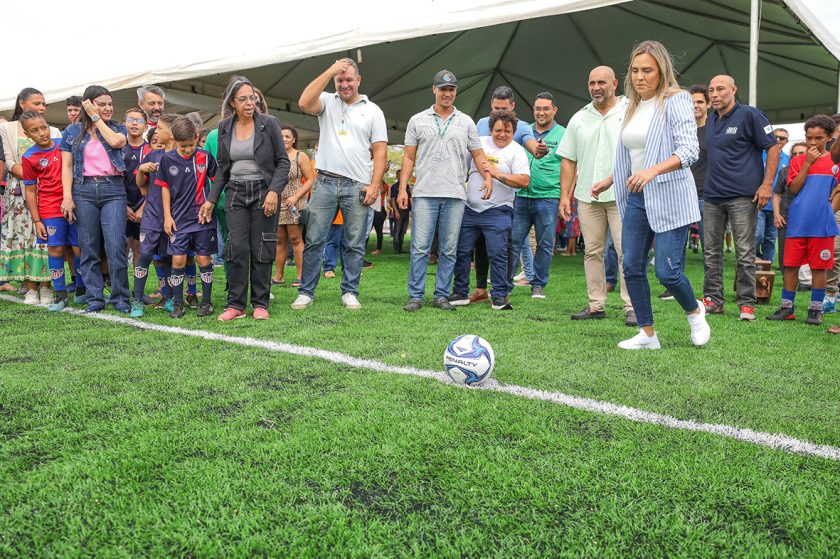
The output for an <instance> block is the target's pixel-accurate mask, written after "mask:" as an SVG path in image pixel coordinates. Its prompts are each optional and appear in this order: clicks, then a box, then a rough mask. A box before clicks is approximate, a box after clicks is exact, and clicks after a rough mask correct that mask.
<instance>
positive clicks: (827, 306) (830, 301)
mask: <svg viewBox="0 0 840 559" xmlns="http://www.w3.org/2000/svg"><path fill="white" fill-rule="evenodd" d="M822 312H823V314H834V313H836V312H837V302H836V300H835V298H834V297H826V298H825V299H823V304H822Z"/></svg>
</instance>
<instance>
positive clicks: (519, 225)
mask: <svg viewBox="0 0 840 559" xmlns="http://www.w3.org/2000/svg"><path fill="white" fill-rule="evenodd" d="M559 205H560V200H559V199H557V198H525V197H524V196H517V197H516V199H515V200H514V203H513V232H512V234H511V235H512V239H513V246H514V247H515V248H517V249H519V248H520V247H521V246H522V243H524V242H525V241H526V240H527V239H528V234H529V233H530V231H531V226H533V227H534V230H535V231H536V233H537V252H536V254H534V279H533V280H532V281H531V285H532V286H534V287H545V286H546V285H547V284H548V274H549V270H550V268H551V257H552V251H551V249H552V247H554V235H555V231H556V230H557V208H558V207H559ZM516 256H519V254H518V252H517V253H516Z"/></svg>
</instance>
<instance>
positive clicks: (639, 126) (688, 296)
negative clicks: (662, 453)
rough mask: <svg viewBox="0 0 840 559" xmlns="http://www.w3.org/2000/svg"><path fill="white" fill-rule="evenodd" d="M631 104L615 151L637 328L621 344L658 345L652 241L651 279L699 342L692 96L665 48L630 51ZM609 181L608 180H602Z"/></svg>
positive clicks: (645, 45)
mask: <svg viewBox="0 0 840 559" xmlns="http://www.w3.org/2000/svg"><path fill="white" fill-rule="evenodd" d="M624 91H625V94H626V95H627V97H628V100H629V104H628V107H627V115H626V116H625V119H624V124H623V127H622V130H621V134H620V136H619V141H618V145H617V148H616V156H615V167H614V169H613V180H612V181H604V183H599V184H596V185H595V186H593V188H592V195H593V197H594V198H596V199H597V196H598V194H599V193H600V192H603V191H604V190H606V188H607V187H609V185H610V184H612V183H614V184H615V185H616V188H615V196H616V202H617V203H618V210H619V213H620V214H621V219H622V238H621V246H622V249H623V251H624V281H625V282H626V285H627V291H628V293H629V294H630V300H631V302H632V303H633V309H634V310H635V311H636V318H637V320H638V321H639V327H640V330H639V333H638V334H637V335H635V336H633V337H632V338H630V339H628V340H624V341H623V342H621V343H619V344H618V347H620V348H622V349H659V347H660V346H659V339H658V337H657V335H656V331H655V330H654V329H653V310H652V308H651V302H650V286H649V285H648V280H647V260H648V252H649V251H650V247H651V245H652V244H653V243H654V241H655V242H656V261H655V268H656V277H657V278H658V279H659V281H660V283H662V285H663V286H665V287H666V288H667V289H668V290H669V291H670V292H671V293H672V294H673V295H674V298H675V299H676V300H677V302H678V303H679V304H680V306H682V308H683V309H684V310H685V312H686V313H687V314H688V324H689V327H690V329H691V341H692V342H693V343H694V345H698V346H700V345H704V344H705V343H706V342H708V341H709V337H710V335H711V331H710V329H709V325H708V323H707V322H706V317H705V311H704V308H703V305H702V304H701V303H698V301H697V299H696V298H695V297H694V292H693V290H692V288H691V283H689V281H688V278H687V277H686V276H685V273H684V272H683V259H684V258H685V244H686V240H687V239H688V230H689V225H690V224H691V223H695V222H697V221H700V213H699V211H698V203H697V189H696V188H695V186H694V178H693V176H692V174H691V171H690V169H689V167H690V166H691V164H692V163H694V162H695V161H696V160H697V156H698V146H697V128H696V125H695V122H694V112H693V109H692V101H691V96H690V95H689V94H688V92H686V91H684V90H682V89H680V86H679V85H678V84H677V80H676V77H675V76H674V68H673V63H672V61H671V57H670V55H669V54H668V51H667V50H666V49H665V47H664V46H663V45H662V44H661V43H658V42H656V41H644V42H642V43H640V44H639V45H638V46H636V48H635V49H633V53H632V54H631V55H630V67H629V70H628V72H627V77H626V79H625V82H624ZM607 182H609V184H607Z"/></svg>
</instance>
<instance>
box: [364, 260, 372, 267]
mask: <svg viewBox="0 0 840 559" xmlns="http://www.w3.org/2000/svg"><path fill="white" fill-rule="evenodd" d="M362 268H373V262H369V261H367V260H363V261H362Z"/></svg>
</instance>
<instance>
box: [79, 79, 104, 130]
mask: <svg viewBox="0 0 840 559" xmlns="http://www.w3.org/2000/svg"><path fill="white" fill-rule="evenodd" d="M102 95H107V96H109V97H110V96H111V92H110V91H108V90H107V89H106V88H104V87H103V86H101V85H89V86H87V87H86V88H85V92H84V94H83V95H82V101H90V102H91V103H92V102H93V100H94V99H96V98H97V97H101V96H102ZM79 122H81V123H82V128H81V130H79V140H82V139H84V137H85V132H87V130H88V128H92V127H93V121H92V120H91V119H90V115H88V114H87V111H86V110H85V109H84V107H82V120H80V121H79Z"/></svg>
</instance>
